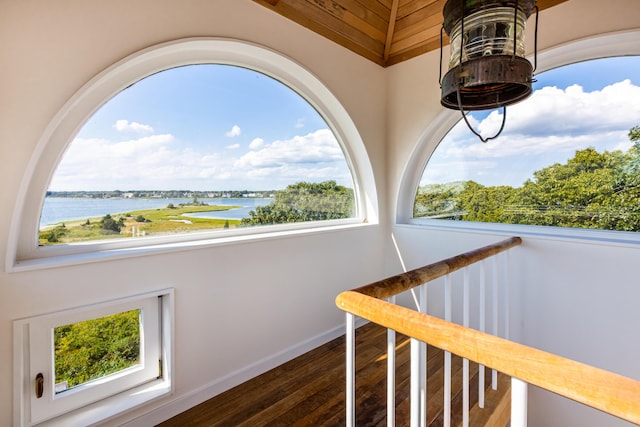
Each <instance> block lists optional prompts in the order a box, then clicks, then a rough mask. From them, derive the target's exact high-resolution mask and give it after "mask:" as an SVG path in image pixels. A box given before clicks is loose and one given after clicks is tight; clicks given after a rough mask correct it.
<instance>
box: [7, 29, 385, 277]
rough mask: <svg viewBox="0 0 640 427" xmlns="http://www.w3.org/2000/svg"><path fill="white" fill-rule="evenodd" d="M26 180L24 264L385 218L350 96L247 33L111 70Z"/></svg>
mask: <svg viewBox="0 0 640 427" xmlns="http://www.w3.org/2000/svg"><path fill="white" fill-rule="evenodd" d="M25 179H26V180H28V181H29V183H28V186H27V187H25V188H27V189H28V191H26V192H25V193H24V194H23V195H22V197H23V199H24V204H23V206H22V210H21V211H19V210H17V211H16V213H15V214H14V219H15V221H16V223H19V227H18V228H17V229H18V230H19V232H20V233H19V236H15V240H16V247H17V249H16V253H15V258H14V260H13V261H18V263H19V264H22V265H28V264H30V263H31V264H33V263H34V262H35V263H36V264H37V260H38V259H42V258H52V257H53V258H56V257H59V256H68V255H70V256H73V255H75V254H80V253H86V252H96V253H100V252H102V253H104V251H105V250H108V251H109V253H114V250H116V251H117V250H118V249H121V248H122V249H127V252H128V253H129V254H130V253H135V250H133V251H132V249H135V248H142V249H143V251H144V252H147V251H148V250H149V248H150V246H154V247H163V248H167V247H171V246H172V245H173V247H176V245H178V246H180V247H184V245H185V243H188V242H193V241H198V242H200V243H199V244H201V243H202V242H206V241H209V240H211V239H216V238H217V237H226V238H233V236H238V235H242V236H246V235H250V234H264V233H265V232H268V231H279V232H286V231H287V230H291V229H301V228H309V227H312V228H318V227H323V226H326V225H349V224H357V223H363V222H376V220H377V219H376V213H375V210H374V209H372V208H373V207H374V206H375V199H376V196H375V189H374V188H373V179H372V172H371V169H370V165H369V162H368V159H367V157H366V151H365V150H364V145H363V143H362V141H361V139H360V137H359V135H358V132H357V131H356V129H355V126H354V125H353V123H352V122H351V120H350V118H349V117H348V114H347V113H346V111H345V110H344V109H343V108H342V107H341V106H340V104H339V103H338V101H337V100H336V98H335V97H333V95H332V94H331V93H330V92H329V91H328V90H327V89H326V87H325V86H324V85H322V84H321V83H320V82H319V81H318V80H317V78H316V77H315V76H313V75H312V74H310V73H308V72H307V71H306V70H304V69H303V68H302V67H300V66H299V65H297V64H296V63H294V62H292V61H290V60H288V59H287V58H285V57H283V56H281V55H279V54H277V53H275V52H273V51H270V50H267V49H264V48H261V47H259V46H256V45H253V44H249V43H245V42H239V41H233V40H223V39H187V40H182V41H177V42H171V43H167V44H164V45H160V46H156V47H152V48H149V49H147V50H145V51H142V52H139V53H137V54H134V55H132V56H131V57H128V58H125V59H124V60H122V61H121V62H119V63H117V64H115V65H114V66H112V67H111V68H109V69H107V70H105V71H104V72H103V73H102V74H100V75H99V76H97V77H96V78H94V79H93V80H92V81H90V82H89V83H88V84H87V85H85V86H84V87H83V88H82V89H81V90H80V91H79V92H78V93H77V94H76V95H75V96H74V97H73V98H72V99H70V100H69V102H67V104H66V105H65V106H64V107H63V109H62V110H61V111H60V112H59V114H58V115H57V116H56V117H55V118H54V119H53V120H52V122H51V124H50V126H49V127H48V128H47V130H46V132H45V134H44V135H43V137H42V139H41V141H40V146H39V151H38V152H37V153H36V154H35V155H34V159H32V163H31V170H30V171H27V174H26V176H25ZM365 219H366V220H367V221H364V220H365ZM258 226H260V227H258ZM264 226H268V227H264ZM34 230H37V231H36V234H35V235H34V234H33V232H34ZM76 243H81V244H80V245H76Z"/></svg>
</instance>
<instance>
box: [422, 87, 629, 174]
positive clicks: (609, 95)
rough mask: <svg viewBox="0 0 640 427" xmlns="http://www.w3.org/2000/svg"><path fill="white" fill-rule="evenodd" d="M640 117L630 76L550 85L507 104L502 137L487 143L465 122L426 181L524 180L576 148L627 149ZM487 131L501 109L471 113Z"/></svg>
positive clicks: (448, 141)
mask: <svg viewBox="0 0 640 427" xmlns="http://www.w3.org/2000/svg"><path fill="white" fill-rule="evenodd" d="M638 117H640V87H639V86H635V85H633V84H632V83H631V81H629V80H624V81H621V82H618V83H615V84H612V85H609V86H606V87H604V88H602V89H601V90H597V91H592V92H585V91H584V90H583V88H582V87H581V86H579V85H573V86H569V87H567V88H566V89H564V90H562V89H559V88H557V87H545V88H542V89H540V90H538V91H536V92H534V94H533V95H532V96H531V97H530V98H529V99H528V100H526V101H524V102H521V103H519V104H516V105H513V106H510V107H507V122H506V125H505V128H504V131H503V133H502V134H501V135H500V137H499V138H497V139H495V140H491V141H488V142H487V143H482V142H480V141H479V140H478V138H477V137H476V136H474V135H473V134H472V133H471V131H470V130H469V129H467V127H466V125H465V123H464V121H462V120H461V121H460V122H459V123H458V124H457V125H456V126H455V127H454V128H453V129H452V130H451V132H450V133H449V135H448V136H447V137H446V138H445V139H444V140H443V142H442V143H441V144H440V146H439V147H438V149H437V150H436V151H435V152H434V154H433V156H432V158H431V160H430V161H429V166H428V168H427V169H428V171H427V172H426V173H425V175H424V176H423V179H422V180H421V182H422V183H423V184H424V183H427V182H446V181H444V180H441V179H443V177H445V176H447V177H448V178H452V177H455V178H456V179H450V180H466V179H473V180H476V181H477V182H481V183H484V184H486V185H498V184H508V185H520V184H521V183H522V182H523V181H524V180H526V179H528V178H530V177H531V176H532V175H531V174H532V173H533V171H535V170H538V169H540V168H542V167H544V166H548V165H551V164H553V163H556V162H565V161H566V160H567V159H569V158H571V157H573V155H574V153H575V151H576V150H580V149H584V148H586V147H595V148H596V149H597V150H598V151H604V150H609V151H612V150H616V149H627V148H628V147H629V146H630V145H631V144H630V142H629V138H628V132H629V129H630V128H631V127H632V126H635V125H637V124H638ZM469 120H470V122H471V123H472V125H473V126H474V128H475V129H478V130H479V131H480V132H481V134H482V135H483V136H485V137H486V136H490V135H492V134H494V133H495V132H496V131H497V130H498V129H499V127H500V124H501V122H502V114H501V110H496V111H492V112H491V113H490V114H489V115H488V116H486V117H485V118H484V119H483V120H482V121H481V122H478V120H476V119H475V118H474V117H470V118H469Z"/></svg>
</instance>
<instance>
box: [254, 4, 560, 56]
mask: <svg viewBox="0 0 640 427" xmlns="http://www.w3.org/2000/svg"><path fill="white" fill-rule="evenodd" d="M253 1H255V2H256V3H258V4H261V5H263V6H265V7H267V8H269V9H271V10H273V11H275V12H277V13H279V14H281V15H282V16H284V17H286V18H288V19H291V20H292V21H294V22H297V23H298V24H300V25H302V26H304V27H306V28H308V29H310V30H312V31H315V32H316V33H318V34H320V35H322V36H324V37H326V38H328V39H330V40H332V41H334V42H336V43H338V44H340V45H342V46H344V47H346V48H347V49H350V50H352V51H353V52H355V53H357V54H359V55H361V56H363V57H365V58H367V59H369V60H371V61H373V62H375V63H377V64H379V65H381V66H383V67H386V66H389V65H393V64H397V63H399V62H402V61H406V60H407V59H410V58H413V57H415V56H418V55H421V54H423V53H426V52H429V51H431V50H434V49H439V48H440V28H441V27H442V19H443V18H442V8H443V7H444V4H445V3H446V0H253ZM565 1H568V0H537V4H538V7H539V8H540V10H543V9H546V8H548V7H552V6H555V5H557V4H560V3H563V2H565ZM444 37H445V40H444V43H445V44H447V43H448V42H449V41H448V39H447V38H446V34H445V35H444Z"/></svg>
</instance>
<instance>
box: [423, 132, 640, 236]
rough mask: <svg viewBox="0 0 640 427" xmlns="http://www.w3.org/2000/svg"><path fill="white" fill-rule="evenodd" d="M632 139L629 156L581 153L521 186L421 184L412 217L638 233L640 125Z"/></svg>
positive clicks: (549, 168)
mask: <svg viewBox="0 0 640 427" xmlns="http://www.w3.org/2000/svg"><path fill="white" fill-rule="evenodd" d="M628 135H629V139H630V141H631V142H632V143H633V145H632V146H631V148H630V149H629V150H628V151H627V152H622V151H619V150H616V151H611V152H609V151H605V152H603V153H599V152H597V151H596V150H595V149H593V148H586V149H584V150H578V151H576V152H575V155H574V156H573V157H572V158H570V159H569V160H567V162H566V163H563V164H560V163H556V164H553V165H551V166H547V167H545V168H543V169H540V170H538V171H536V172H534V173H533V178H532V179H529V180H527V181H526V182H525V183H524V184H523V185H522V186H521V187H518V188H513V187H511V186H506V185H504V186H484V185H482V184H479V183H477V182H475V181H471V180H470V181H465V182H455V183H446V184H435V185H427V186H423V187H421V188H420V190H419V191H418V194H417V196H416V199H415V204H414V217H431V218H443V219H452V220H462V221H477V222H494V223H508V224H529V225H548V226H559V227H575V228H594V229H602V230H620V231H640V126H635V127H633V128H632V129H631V130H630V131H629V134H628Z"/></svg>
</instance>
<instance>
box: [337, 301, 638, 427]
mask: <svg viewBox="0 0 640 427" xmlns="http://www.w3.org/2000/svg"><path fill="white" fill-rule="evenodd" d="M336 305H337V306H338V307H339V308H340V309H342V310H344V311H346V312H349V313H351V314H354V315H356V316H359V317H362V318H364V319H367V320H370V321H372V322H375V323H377V324H379V325H382V326H385V327H387V328H389V329H393V330H395V331H398V332H400V333H402V334H405V335H407V336H410V337H412V338H416V339H418V340H420V341H423V342H426V343H428V344H431V345H433V346H435V347H438V348H441V349H443V350H446V351H449V352H451V353H453V354H457V355H459V356H461V357H464V358H466V359H469V360H472V361H474V362H476V363H479V364H481V365H484V366H487V367H489V368H491V369H496V370H497V371H500V372H503V373H505V374H507V375H509V376H512V377H516V378H519V379H521V380H523V381H525V382H527V383H529V384H533V385H536V386H538V387H541V388H544V389H546V390H549V391H552V392H554V393H557V394H559V395H561V396H564V397H567V398H569V399H572V400H575V401H577V402H580V403H583V404H585V405H588V406H591V407H593V408H596V409H599V410H601V411H604V412H607V413H609V414H611V415H614V416H616V417H619V418H622V419H624V420H627V421H630V422H633V423H636V424H640V404H639V402H640V381H636V380H633V379H630V378H626V377H623V376H621V375H618V374H614V373H611V372H608V371H605V370H602V369H599V368H594V367H592V366H588V365H585V364H582V363H579V362H576V361H573V360H571V359H567V358H564V357H560V356H557V355H554V354H551V353H547V352H544V351H541V350H538V349H534V348H532V347H527V346H525V345H522V344H517V343H514V342H512V341H508V340H506V339H503V338H499V337H496V336H493V335H489V334H486V333H483V332H479V331H476V330H473V329H469V328H465V327H463V326H460V325H457V324H455V323H451V322H447V321H445V320H442V319H439V318H437V317H433V316H430V315H427V314H423V313H419V312H417V311H415V310H411V309H409V308H406V307H401V306H398V305H395V304H391V303H388V302H386V301H384V300H380V299H377V298H375V297H371V296H368V295H365V294H363V293H362V292H360V291H357V290H356V291H347V292H343V293H341V294H340V295H338V297H337V299H336Z"/></svg>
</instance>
